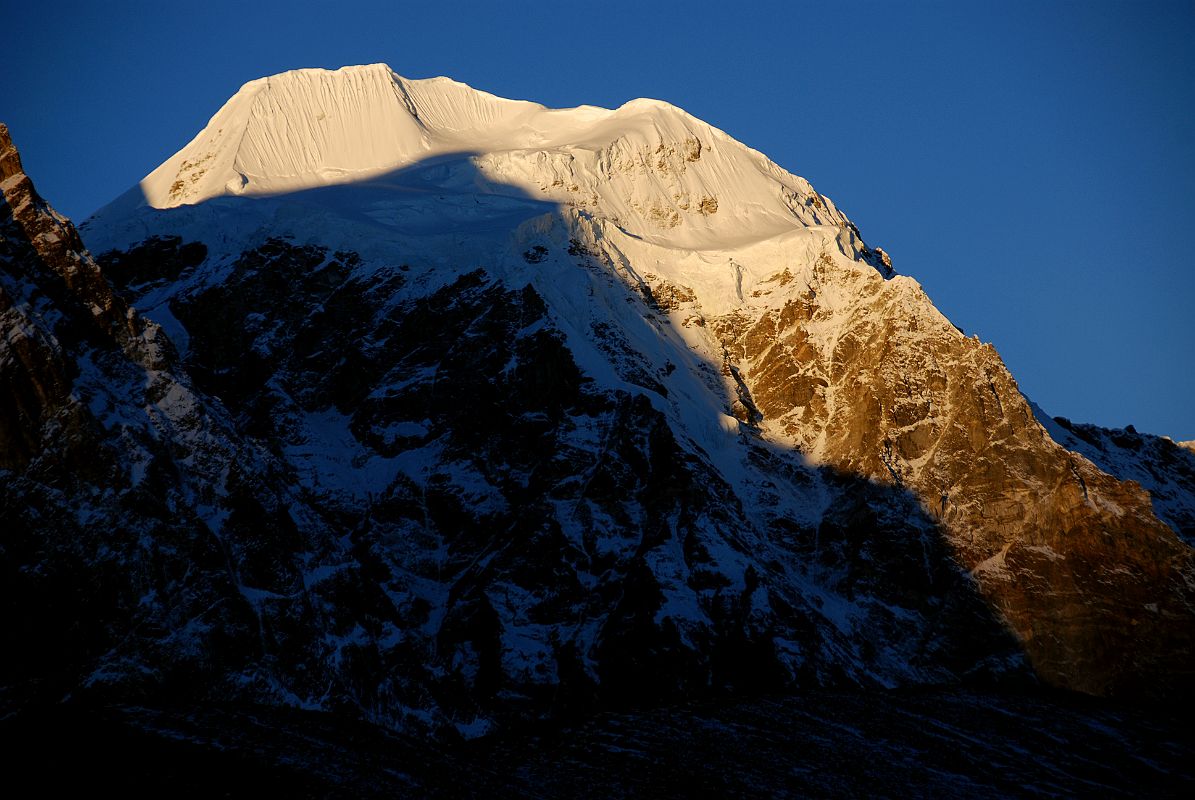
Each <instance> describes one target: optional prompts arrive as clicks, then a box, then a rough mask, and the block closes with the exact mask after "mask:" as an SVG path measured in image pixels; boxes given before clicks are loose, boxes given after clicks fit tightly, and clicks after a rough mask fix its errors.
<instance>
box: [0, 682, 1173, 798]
mask: <svg viewBox="0 0 1195 800" xmlns="http://www.w3.org/2000/svg"><path fill="white" fill-rule="evenodd" d="M0 736H2V737H3V747H4V752H5V754H6V756H7V759H6V760H7V761H8V763H9V764H11V765H12V767H13V768H14V769H15V771H14V770H13V769H10V771H9V773H8V775H7V776H6V779H7V780H8V781H9V782H10V783H13V782H16V783H25V785H30V786H33V785H37V786H41V787H43V789H44V790H46V791H54V790H66V789H71V788H75V787H81V786H87V787H89V788H90V789H93V790H94V789H105V790H109V791H120V792H122V793H124V794H126V795H127V796H154V795H156V796H165V795H171V796H179V795H180V794H181V795H196V796H198V795H204V796H225V797H239V796H252V795H255V794H257V793H259V792H269V793H270V794H272V795H275V796H277V795H282V794H285V795H289V796H298V797H395V796H399V797H405V796H410V797H487V798H505V797H511V798H514V797H519V798H523V797H539V798H608V797H651V798H689V797H765V796H766V797H822V798H834V797H957V796H966V797H970V798H989V797H991V798H996V797H1057V796H1065V797H1136V796H1148V797H1154V798H1157V797H1189V796H1190V794H1191V792H1192V791H1193V790H1195V766H1193V765H1195V741H1193V737H1192V733H1191V730H1190V726H1189V725H1187V724H1186V722H1185V721H1184V720H1183V719H1182V717H1181V716H1180V715H1178V714H1177V713H1172V712H1159V711H1157V710H1152V711H1149V712H1145V711H1142V710H1140V709H1133V708H1130V707H1126V706H1124V705H1117V704H1114V703H1110V702H1108V701H1100V700H1093V699H1091V698H1085V697H1078V696H1074V695H1065V694H1046V693H1034V694H1010V693H1004V694H991V693H976V692H964V691H939V690H928V691H903V692H863V693H857V692H854V693H852V692H831V691H823V692H817V693H803V694H799V695H796V696H788V697H767V698H757V699H752V700H725V701H718V702H709V703H701V704H693V705H686V706H679V707H669V708H659V709H654V710H649V711H640V712H623V713H610V714H601V715H598V716H596V717H594V718H592V719H589V720H587V721H583V722H578V723H576V724H572V725H566V726H551V727H547V726H535V727H531V728H529V729H527V730H524V731H517V732H511V733H508V734H506V735H503V736H499V737H487V738H486V739H482V740H477V741H473V742H461V743H457V744H455V745H447V746H433V745H430V744H429V743H428V742H427V741H425V740H423V739H419V738H414V737H407V736H402V735H399V734H395V733H394V732H392V731H386V730H383V729H381V728H376V727H373V726H370V725H367V724H364V723H357V722H353V721H351V720H346V719H344V718H341V717H336V716H333V715H329V714H322V713H316V712H301V711H288V710H284V709H278V708H262V707H250V708H234V707H209V708H205V709H202V710H195V709H191V710H180V709H148V708H132V707H109V708H99V709H90V710H85V709H82V708H79V707H77V706H72V705H65V706H58V707H56V708H54V709H51V710H49V711H47V710H40V711H33V710H29V711H26V712H25V713H24V714H22V715H20V716H15V717H9V718H8V719H5V720H3V721H2V722H0ZM26 781H28V782H27V783H26Z"/></svg>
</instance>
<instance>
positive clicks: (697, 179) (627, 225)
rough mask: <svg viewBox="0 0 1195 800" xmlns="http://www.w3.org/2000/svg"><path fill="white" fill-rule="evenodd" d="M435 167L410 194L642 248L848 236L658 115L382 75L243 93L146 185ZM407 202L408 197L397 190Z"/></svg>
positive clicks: (656, 106) (211, 185)
mask: <svg viewBox="0 0 1195 800" xmlns="http://www.w3.org/2000/svg"><path fill="white" fill-rule="evenodd" d="M431 159H435V164H437V165H440V166H444V164H445V162H446V161H447V162H455V163H457V164H458V165H459V168H455V169H454V168H452V167H451V166H449V167H447V168H445V169H443V170H441V173H442V174H445V175H449V176H450V182H449V184H447V185H445V184H444V183H443V181H440V182H437V178H436V176H435V175H432V174H431V173H430V172H428V171H426V170H425V171H424V172H423V173H422V174H421V175H420V180H419V182H418V185H417V188H418V189H419V190H420V191H426V190H427V189H429V188H433V187H435V188H438V189H443V190H446V191H453V190H459V189H460V186H461V185H462V181H464V182H465V183H467V184H468V185H469V187H470V190H471V191H476V190H480V191H482V192H484V193H488V194H506V195H511V196H516V197H520V198H535V199H540V200H544V201H547V202H551V203H555V204H557V205H559V206H561V207H574V208H584V209H585V210H586V212H587V213H590V214H592V215H594V216H595V217H598V218H603V219H606V220H609V221H611V222H613V223H614V224H616V225H618V226H619V227H622V228H624V229H625V230H628V231H631V232H633V233H634V234H635V235H636V236H639V237H641V238H643V239H646V240H648V241H652V242H656V243H659V244H664V245H667V246H669V247H681V248H686V249H694V248H697V249H700V248H709V247H719V246H728V245H738V244H742V243H744V242H751V241H761V240H764V239H769V238H773V237H775V236H778V235H782V234H786V233H789V232H792V231H794V230H799V229H803V228H806V227H809V226H820V225H830V226H834V227H843V228H848V227H850V226H849V222H848V221H847V220H846V218H845V217H843V216H842V214H841V213H839V212H838V210H837V209H836V208H835V207H834V206H833V204H832V203H830V201H829V200H828V199H826V198H825V197H823V196H821V195H819V194H818V193H817V192H815V191H814V190H813V188H812V187H811V186H810V185H809V184H808V182H806V181H805V180H803V179H802V178H799V177H797V176H795V175H792V174H791V173H789V172H787V171H785V170H783V169H781V168H780V167H778V166H776V165H775V164H773V163H772V162H771V161H769V160H768V159H767V158H766V157H765V156H763V155H762V154H761V153H758V152H757V151H755V150H752V149H750V148H748V147H746V146H744V145H743V144H741V143H739V142H738V141H736V140H734V139H733V138H731V137H730V136H729V135H727V134H726V133H724V132H723V131H721V130H718V129H717V128H714V127H713V126H711V125H708V124H707V123H705V122H703V121H701V120H699V119H697V118H696V117H693V116H692V115H690V114H688V113H686V112H684V111H683V110H681V109H679V108H677V107H676V106H674V105H672V104H670V103H667V102H664V101H662V100H653V99H646V98H640V99H636V100H631V101H629V102H627V103H625V104H624V105H622V106H621V107H620V108H618V109H615V110H611V109H606V108H599V107H596V106H586V105H582V106H577V107H574V108H565V109H550V108H546V107H544V106H542V105H540V104H538V103H533V102H528V101H523V100H508V99H505V98H501V97H498V96H496V95H493V94H489V93H487V92H484V91H480V90H478V89H474V88H473V87H471V86H468V85H466V84H464V83H460V82H458V81H455V80H452V79H450V78H444V77H437V78H428V79H423V80H408V79H406V78H403V77H401V76H399V75H398V74H396V73H395V72H394V71H393V70H391V69H390V68H389V67H388V66H386V65H385V64H370V65H365V66H356V67H343V68H341V69H338V70H324V69H299V70H292V71H290V72H284V73H281V74H279V75H274V76H270V77H267V78H261V79H258V80H255V81H250V82H249V83H246V84H245V85H244V86H243V87H241V89H240V90H239V91H238V92H237V93H236V94H235V95H234V96H233V97H232V98H231V99H229V101H228V102H227V103H225V104H224V106H223V107H222V108H221V109H220V110H219V111H218V112H217V113H216V114H215V116H213V117H212V119H211V121H210V122H209V123H208V125H207V127H205V128H204V129H203V130H202V131H201V132H200V133H199V134H198V135H197V136H196V137H195V138H194V139H193V140H192V141H191V142H190V143H189V144H188V145H187V146H186V147H184V148H183V149H182V150H180V151H179V152H178V153H176V154H175V155H174V156H172V157H171V158H170V159H169V160H167V161H166V162H165V163H163V164H162V165H161V166H160V167H158V168H157V169H156V170H154V171H153V172H152V173H151V174H150V175H149V176H147V177H146V178H145V179H144V180H143V181H142V182H141V184H140V192H141V199H144V201H145V202H147V203H148V204H149V205H150V206H153V207H155V208H170V207H174V206H180V205H189V204H196V203H202V202H204V201H206V200H210V199H212V198H216V197H221V196H229V195H232V196H238V195H248V196H260V195H277V194H283V193H289V192H295V191H302V190H307V189H313V188H318V187H322V186H329V185H343V184H349V183H360V182H365V181H376V180H377V179H379V178H381V177H383V176H390V178H388V181H389V185H390V187H391V188H394V187H395V186H396V185H397V184H401V183H403V180H402V179H400V180H394V177H395V173H397V172H398V171H404V172H409V171H412V170H414V169H415V168H417V167H420V166H421V165H423V164H425V163H426V162H429V160H431ZM405 188H407V189H408V190H409V189H410V188H411V187H410V186H407V187H405Z"/></svg>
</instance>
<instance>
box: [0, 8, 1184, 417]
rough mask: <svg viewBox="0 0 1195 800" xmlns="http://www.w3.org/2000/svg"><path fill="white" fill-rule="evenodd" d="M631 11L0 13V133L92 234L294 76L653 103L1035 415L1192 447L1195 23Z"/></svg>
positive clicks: (1173, 12) (1140, 14)
mask: <svg viewBox="0 0 1195 800" xmlns="http://www.w3.org/2000/svg"><path fill="white" fill-rule="evenodd" d="M643 6H645V7H640V4H636V3H624V2H614V1H613V0H605V1H604V2H584V1H583V0H582V1H580V2H573V3H528V4H520V3H517V2H505V3H495V2H492V1H491V2H485V3H453V2H426V1H425V2H421V3H417V4H407V3H401V2H389V3H356V4H353V3H330V2H320V3H301V2H287V3H265V2H250V1H249V0H241V2H233V3H228V2H218V1H217V0H207V1H206V2H204V3H180V4H174V3H162V2H160V0H159V2H152V3H121V2H113V3H72V2H54V3H44V4H42V3H19V4H18V3H7V2H6V3H5V8H4V17H5V45H4V57H3V59H2V60H0V120H3V121H6V122H8V123H9V125H10V126H11V129H12V133H13V137H14V138H15V140H16V142H17V145H18V147H20V148H21V150H22V153H23V156H24V160H25V165H26V168H27V170H28V171H29V172H30V173H31V174H32V175H33V177H34V179H35V181H36V182H37V185H38V187H39V189H40V190H41V192H42V193H43V194H44V195H45V196H46V197H47V198H48V199H49V200H50V202H52V203H53V204H54V205H55V206H56V207H57V208H58V209H59V210H61V211H62V212H63V213H65V214H67V215H68V216H71V217H73V218H75V219H77V220H81V219H83V218H85V217H86V216H87V215H88V214H90V213H91V212H92V211H94V210H95V209H96V208H98V207H99V206H100V205H102V204H104V203H105V202H107V201H108V200H110V199H112V198H113V197H115V196H116V195H117V194H119V193H120V192H122V191H123V190H125V189H127V188H128V187H129V186H131V185H132V184H134V183H135V182H136V181H137V180H138V179H140V178H141V177H142V176H143V175H145V174H146V173H148V172H149V171H150V170H152V169H153V168H154V167H156V166H157V165H158V164H159V163H160V162H161V161H163V160H165V159H166V158H167V157H168V156H169V155H171V154H172V153H173V152H175V151H176V150H178V149H179V148H180V147H182V146H183V145H184V144H186V142H188V141H189V140H190V139H191V137H192V136H194V135H195V134H196V133H197V132H198V131H199V130H200V128H202V127H203V125H204V124H205V123H206V122H207V119H208V118H209V117H210V116H211V115H212V114H213V113H215V111H216V110H217V109H218V108H219V107H220V105H221V104H222V103H223V102H224V101H225V100H226V99H227V98H228V97H229V96H230V95H232V93H233V92H235V91H236V89H237V88H238V87H239V86H240V85H241V84H242V83H244V82H245V81H248V80H250V79H252V78H257V77H260V76H262V75H268V74H272V73H275V72H280V71H282V70H285V69H291V68H295V67H338V66H342V65H344V64H354V63H369V62H374V61H384V62H386V63H388V64H390V66H391V67H393V68H394V69H395V70H396V71H398V72H399V73H400V74H402V75H405V76H407V77H410V78H420V77H428V76H432V75H449V76H451V77H454V78H456V79H458V80H463V81H465V82H467V83H469V84H472V85H473V86H476V87H477V88H480V89H485V90H487V91H490V92H493V93H495V94H498V95H502V96H505V97H514V98H520V99H530V100H537V101H539V102H542V103H545V104H547V105H551V106H572V105H578V104H581V103H591V104H595V105H604V106H617V105H619V104H621V103H623V102H624V101H626V100H628V99H631V98H633V97H639V96H647V97H656V98H661V99H665V100H668V101H670V102H673V103H675V104H677V105H679V106H681V107H683V108H685V109H686V110H688V111H690V112H691V113H693V114H695V115H697V116H698V117H701V118H703V119H705V120H706V121H708V122H710V123H712V124H714V125H716V126H718V127H721V128H723V129H725V130H726V131H727V132H728V133H730V134H731V135H733V136H735V137H736V138H738V139H740V140H742V141H743V142H745V143H746V144H748V145H750V146H752V147H754V148H756V149H758V150H762V151H763V152H764V153H766V154H768V155H769V156H771V157H772V159H773V160H775V161H776V162H777V163H779V164H780V165H782V166H784V167H786V168H788V169H789V170H791V171H793V172H795V173H797V174H799V175H802V176H804V177H806V178H808V179H809V180H810V181H812V182H813V184H814V185H815V186H816V187H817V189H818V190H819V191H821V192H822V193H824V194H827V195H829V196H830V197H832V198H833V199H834V200H835V201H836V202H837V203H838V204H839V206H840V207H841V208H842V209H843V210H844V211H845V212H846V213H847V214H848V215H849V216H850V217H851V218H852V219H853V220H854V221H855V222H856V223H857V224H858V225H859V227H860V228H861V229H862V231H863V235H864V237H865V238H866V239H867V241H868V242H869V243H870V244H872V245H879V246H881V247H884V248H885V249H887V250H888V251H889V252H890V253H891V254H892V256H893V259H894V262H895V266H896V267H897V269H898V270H899V271H901V272H903V273H905V274H909V275H912V276H913V277H915V278H917V279H918V280H919V281H921V283H922V284H923V285H924V286H925V288H926V290H927V291H928V292H929V294H930V296H931V297H932V298H933V299H934V301H935V302H936V303H937V304H938V307H939V308H940V309H941V310H942V311H943V312H944V313H945V314H946V315H947V316H949V317H950V318H951V319H952V320H953V321H954V322H955V323H956V324H957V325H959V326H960V327H962V328H964V329H965V330H966V331H967V332H968V333H978V334H979V336H980V337H981V338H983V339H984V340H985V341H991V342H993V343H994V344H995V345H996V347H997V348H998V349H999V351H1000V353H1001V354H1002V355H1003V357H1004V359H1005V361H1006V362H1007V363H1008V365H1009V367H1010V368H1011V369H1012V372H1013V374H1014V375H1015V376H1016V377H1017V379H1018V381H1019V382H1020V385H1021V388H1022V391H1024V392H1025V393H1026V394H1028V395H1029V396H1030V397H1031V398H1033V399H1034V400H1036V401H1037V402H1038V403H1039V404H1040V405H1041V406H1043V407H1044V408H1045V409H1046V410H1047V411H1048V412H1049V413H1051V414H1061V415H1064V416H1068V417H1071V418H1072V419H1075V420H1084V421H1091V422H1097V423H1100V424H1103V425H1109V426H1123V425H1126V424H1129V423H1133V424H1135V425H1136V426H1137V427H1138V428H1139V429H1142V430H1148V431H1152V432H1155V433H1161V434H1169V435H1171V436H1173V437H1174V438H1177V439H1195V402H1192V398H1193V397H1195V358H1193V357H1192V348H1193V345H1195V316H1193V315H1192V309H1195V302H1193V301H1195V242H1193V241H1192V239H1193V237H1192V234H1195V110H1193V109H1195V44H1192V42H1195V2H1191V1H1188V2H1153V3H1147V2H1120V3H1103V2H1096V1H1095V0H1086V1H1084V2H1077V3H1046V2H1041V1H1040V0H1039V1H1038V2H1032V3H1024V4H1021V3H1008V2H1001V3H983V4H970V3H959V2H949V3H945V2H944V3H929V2H913V3H895V2H867V3H863V2H855V3H851V2H846V3H844V2H834V3H830V2H819V3H815V4H814V3H802V2H779V3H749V2H741V1H740V2H733V3H732V2H720V3H713V2H699V1H698V0H688V2H681V3H663V2H656V3H652V4H650V5H649V6H648V4H643Z"/></svg>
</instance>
